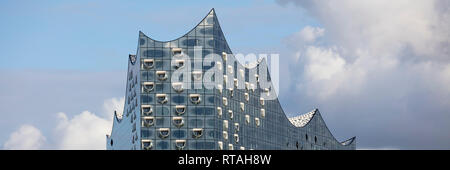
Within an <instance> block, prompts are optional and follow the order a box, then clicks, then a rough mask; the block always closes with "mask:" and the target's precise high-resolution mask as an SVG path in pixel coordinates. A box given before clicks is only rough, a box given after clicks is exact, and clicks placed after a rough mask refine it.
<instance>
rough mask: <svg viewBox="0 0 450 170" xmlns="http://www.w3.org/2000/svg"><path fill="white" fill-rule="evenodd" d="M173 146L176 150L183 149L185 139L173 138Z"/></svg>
mask: <svg viewBox="0 0 450 170" xmlns="http://www.w3.org/2000/svg"><path fill="white" fill-rule="evenodd" d="M175 146H176V148H177V149H178V150H183V149H184V147H185V146H186V140H175Z"/></svg>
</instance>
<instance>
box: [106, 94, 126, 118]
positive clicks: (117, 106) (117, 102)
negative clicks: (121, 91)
mask: <svg viewBox="0 0 450 170" xmlns="http://www.w3.org/2000/svg"><path fill="white" fill-rule="evenodd" d="M124 104H125V97H121V98H115V97H114V98H111V99H107V100H105V101H104V103H103V116H104V117H106V118H108V120H112V119H113V116H114V111H117V115H118V117H121V116H122V112H123V107H124Z"/></svg>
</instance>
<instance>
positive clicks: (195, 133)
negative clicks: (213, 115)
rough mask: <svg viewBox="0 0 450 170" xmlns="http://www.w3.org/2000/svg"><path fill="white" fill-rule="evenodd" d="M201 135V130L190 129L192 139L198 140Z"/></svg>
mask: <svg viewBox="0 0 450 170" xmlns="http://www.w3.org/2000/svg"><path fill="white" fill-rule="evenodd" d="M202 135H203V129H202V128H194V129H192V137H193V138H196V139H197V138H200V137H202Z"/></svg>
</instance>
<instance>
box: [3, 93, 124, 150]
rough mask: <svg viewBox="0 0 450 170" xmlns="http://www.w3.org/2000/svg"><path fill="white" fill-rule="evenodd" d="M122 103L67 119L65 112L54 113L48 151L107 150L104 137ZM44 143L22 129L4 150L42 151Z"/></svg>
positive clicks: (31, 129)
mask: <svg viewBox="0 0 450 170" xmlns="http://www.w3.org/2000/svg"><path fill="white" fill-rule="evenodd" d="M124 103H125V98H124V97H122V98H110V99H106V100H104V102H103V105H102V107H101V108H102V109H103V111H102V112H101V113H100V114H94V113H92V112H90V111H83V112H81V113H80V114H76V115H74V116H71V117H70V116H68V115H67V114H66V113H64V112H59V113H57V114H56V116H57V118H58V119H57V122H56V124H57V125H56V127H54V136H53V141H54V144H55V145H54V146H53V147H50V148H49V149H63V150H74V149H89V150H93V149H106V146H105V135H106V134H110V133H111V128H112V121H113V114H114V111H117V113H118V115H121V114H122V111H123V107H124ZM46 142H47V138H46V137H45V136H44V135H43V134H42V133H41V131H40V130H39V129H38V128H36V127H34V126H31V125H22V126H21V127H20V128H19V129H18V130H17V131H15V132H13V133H12V134H11V136H10V137H9V139H8V141H6V143H5V144H4V145H3V148H4V149H42V146H43V145H44V144H46Z"/></svg>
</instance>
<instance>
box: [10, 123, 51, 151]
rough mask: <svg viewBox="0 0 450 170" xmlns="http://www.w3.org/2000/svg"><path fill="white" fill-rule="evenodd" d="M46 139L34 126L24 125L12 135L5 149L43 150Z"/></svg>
mask: <svg viewBox="0 0 450 170" xmlns="http://www.w3.org/2000/svg"><path fill="white" fill-rule="evenodd" d="M45 141H46V138H45V137H44V136H43V135H42V133H41V131H40V130H39V129H37V128H36V127H34V126H32V125H22V126H21V127H20V128H19V129H18V130H16V131H14V132H13V133H11V135H10V136H9V139H8V140H7V141H6V142H5V144H4V145H3V148H4V149H18V150H28V149H41V147H42V146H43V145H44V143H45Z"/></svg>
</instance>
